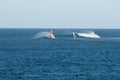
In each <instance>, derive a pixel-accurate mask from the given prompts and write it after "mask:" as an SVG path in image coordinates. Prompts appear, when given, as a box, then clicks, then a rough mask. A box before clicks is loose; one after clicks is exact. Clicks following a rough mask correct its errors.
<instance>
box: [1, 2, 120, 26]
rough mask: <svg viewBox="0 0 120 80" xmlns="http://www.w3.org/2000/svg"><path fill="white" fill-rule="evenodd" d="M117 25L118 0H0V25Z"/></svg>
mask: <svg viewBox="0 0 120 80" xmlns="http://www.w3.org/2000/svg"><path fill="white" fill-rule="evenodd" d="M48 27H49V28H120V0H0V28H48Z"/></svg>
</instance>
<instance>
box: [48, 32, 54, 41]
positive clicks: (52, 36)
mask: <svg viewBox="0 0 120 80" xmlns="http://www.w3.org/2000/svg"><path fill="white" fill-rule="evenodd" d="M48 38H52V39H55V36H54V35H53V30H50V32H49V34H48Z"/></svg>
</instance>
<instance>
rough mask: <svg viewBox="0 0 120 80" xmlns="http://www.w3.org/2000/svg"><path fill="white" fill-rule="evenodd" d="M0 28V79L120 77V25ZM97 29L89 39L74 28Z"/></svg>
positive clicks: (101, 79)
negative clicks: (95, 36) (46, 35)
mask: <svg viewBox="0 0 120 80" xmlns="http://www.w3.org/2000/svg"><path fill="white" fill-rule="evenodd" d="M49 30H50V29H0V80H120V29H53V30H54V35H55V37H56V39H48V38H42V37H41V38H34V36H35V35H36V34H37V33H40V32H46V31H49ZM90 31H92V32H93V31H94V32H95V33H96V34H98V35H99V36H100V37H101V38H100V39H90V38H83V37H79V36H77V38H76V39H73V36H72V35H71V34H72V32H90Z"/></svg>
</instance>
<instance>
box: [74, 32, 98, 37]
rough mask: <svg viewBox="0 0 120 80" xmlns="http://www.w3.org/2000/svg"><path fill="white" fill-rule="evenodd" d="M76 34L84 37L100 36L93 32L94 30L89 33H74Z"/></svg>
mask: <svg viewBox="0 0 120 80" xmlns="http://www.w3.org/2000/svg"><path fill="white" fill-rule="evenodd" d="M76 34H77V35H78V36H81V37H86V38H100V36H99V35H97V34H95V33H94V32H90V33H76Z"/></svg>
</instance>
